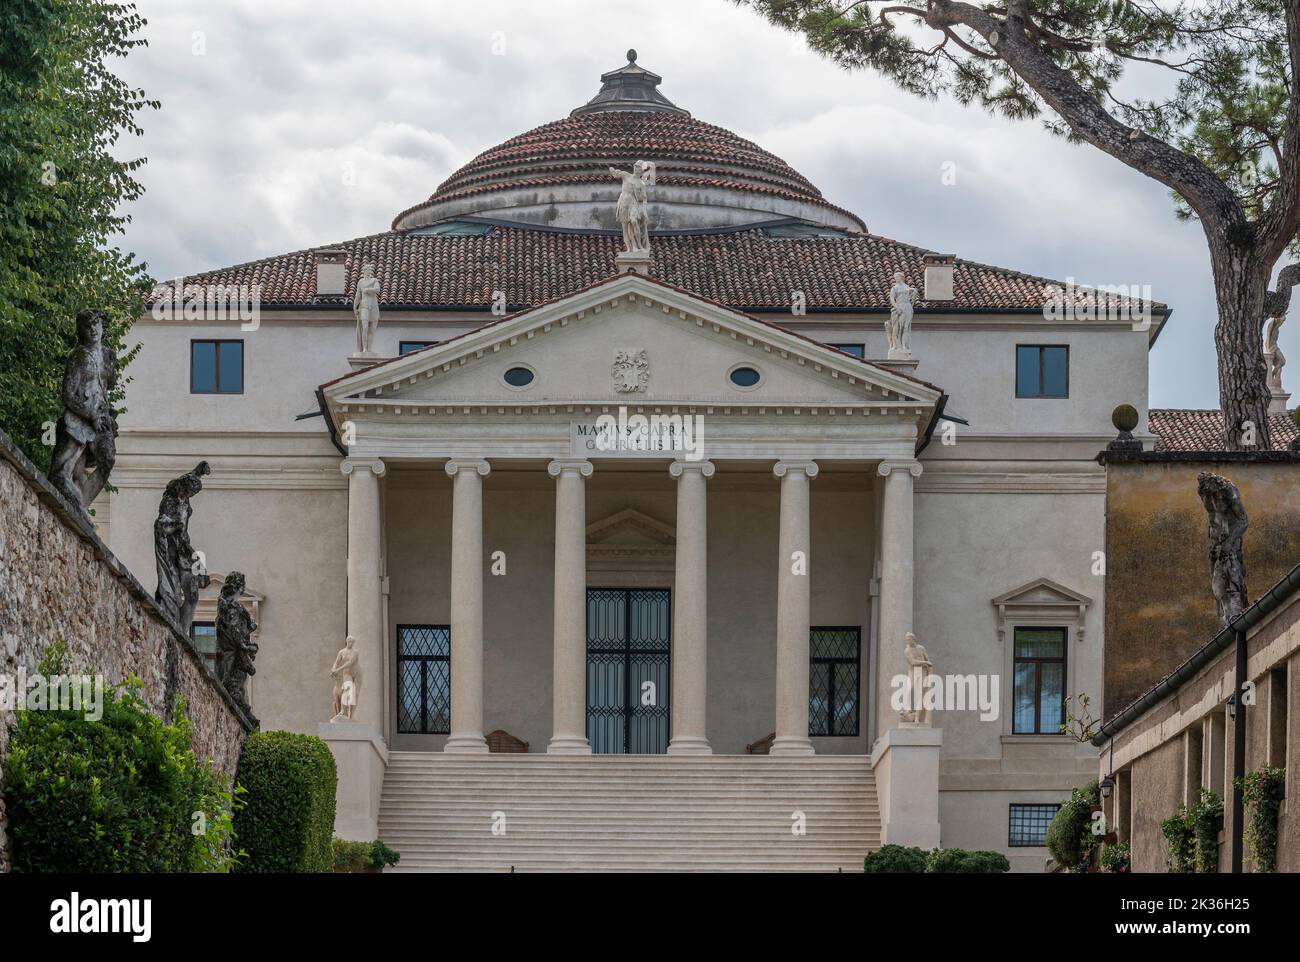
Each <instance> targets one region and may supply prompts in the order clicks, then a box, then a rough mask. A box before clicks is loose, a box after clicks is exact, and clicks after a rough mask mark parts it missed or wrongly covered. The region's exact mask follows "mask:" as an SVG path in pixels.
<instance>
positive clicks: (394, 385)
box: [323, 274, 941, 416]
mask: <svg viewBox="0 0 1300 962" xmlns="http://www.w3.org/2000/svg"><path fill="white" fill-rule="evenodd" d="M742 366H743V367H751V368H753V369H755V370H757V371H758V372H759V374H760V380H759V382H758V383H757V384H755V385H747V386H743V387H740V386H737V385H736V384H734V383H733V382H732V381H731V379H730V374H731V372H732V370H733V369H735V368H737V367H742ZM517 367H523V368H526V369H527V370H529V371H531V372H533V374H534V379H533V382H532V383H531V384H528V385H526V386H523V387H520V386H517V385H511V384H508V383H507V381H506V379H505V373H506V372H507V371H509V370H511V369H512V368H517ZM323 390H324V392H325V394H326V397H327V399H329V401H330V402H331V403H332V404H336V405H337V404H354V403H362V404H366V403H374V404H376V405H378V406H381V407H384V408H391V409H394V410H396V411H397V412H398V413H400V412H401V410H402V409H405V408H410V409H413V410H415V411H417V412H418V411H419V410H420V409H421V407H422V406H428V407H430V408H432V407H437V406H441V405H448V406H457V405H464V406H467V407H477V406H482V407H486V406H489V405H491V406H496V407H500V406H509V407H519V408H523V407H534V408H536V407H545V406H554V405H567V404H575V403H576V404H601V405H611V404H612V405H620V404H623V405H646V404H649V405H653V404H692V405H719V406H748V407H772V408H786V407H788V408H799V407H808V408H813V409H815V408H817V407H823V408H824V407H840V406H855V407H880V408H883V409H885V410H888V409H889V408H891V407H893V408H895V409H897V410H899V411H909V412H913V413H915V414H916V415H917V416H928V415H929V413H930V412H931V411H932V410H933V406H934V404H935V402H936V401H937V400H938V398H939V397H940V394H941V392H940V391H939V389H938V388H935V387H934V386H932V385H929V384H926V383H925V382H922V381H919V380H916V379H914V378H910V377H907V376H905V375H902V374H899V373H898V372H896V371H893V370H890V369H888V368H885V367H882V366H880V365H875V364H872V363H870V362H865V361H862V360H860V359H857V358H853V357H850V356H848V355H845V354H842V353H841V352H839V351H835V350H833V349H831V348H828V347H826V346H824V345H821V344H818V343H817V342H815V341H812V340H810V339H808V338H804V337H802V336H800V335H798V334H795V333H793V332H791V331H789V330H787V329H785V328H782V327H780V326H779V325H776V324H772V323H770V322H768V321H764V320H761V319H759V318H754V317H750V316H748V315H745V314H740V313H738V312H735V311H732V310H730V309H728V308H725V307H723V306H721V305H718V304H715V303H713V302H710V301H706V300H703V299H701V298H698V297H696V296H694V295H692V294H690V293H688V292H685V291H681V290H678V289H677V288H673V287H670V286H668V285H666V284H662V283H660V282H658V281H655V280H653V279H649V278H645V277H642V276H639V275H634V274H626V275H621V276H618V277H615V278H611V279H610V280H608V281H605V282H602V283H600V284H597V285H594V286H593V287H591V288H588V289H586V290H584V291H580V292H578V293H576V294H573V295H570V296H568V297H566V298H563V299H561V300H558V301H555V302H552V303H551V304H547V305H543V306H541V307H537V308H533V309H531V310H528V311H524V312H522V313H520V314H516V315H513V316H510V317H507V318H503V319H501V320H500V321H495V322H492V323H490V324H486V325H484V326H483V327H481V328H478V329H477V330H475V331H472V332H470V333H468V334H465V335H462V336H461V337H458V338H453V339H451V340H449V341H445V342H443V343H441V344H438V345H435V346H433V347H430V348H426V349H425V350H423V351H417V352H415V353H413V354H408V355H406V356H404V357H401V358H396V359H393V360H391V361H387V362H384V363H382V364H378V365H375V366H374V367H371V368H368V369H364V370H361V371H358V372H355V373H353V374H351V375H348V376H347V377H344V378H340V379H339V380H337V381H334V382H331V383H330V384H327V385H325V386H324V387H323Z"/></svg>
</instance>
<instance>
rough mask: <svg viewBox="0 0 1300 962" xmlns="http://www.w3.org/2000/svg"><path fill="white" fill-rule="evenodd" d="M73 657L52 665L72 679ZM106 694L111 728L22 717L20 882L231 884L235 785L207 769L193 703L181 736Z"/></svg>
mask: <svg viewBox="0 0 1300 962" xmlns="http://www.w3.org/2000/svg"><path fill="white" fill-rule="evenodd" d="M62 666H63V647H62V646H61V645H55V646H53V647H52V648H51V650H50V652H49V653H48V654H47V656H46V658H45V659H44V660H43V661H42V664H41V669H40V670H41V674H42V675H44V676H45V677H49V676H50V675H57V674H61V673H62V672H63V667H62ZM140 687H141V682H140V681H139V679H131V680H128V681H127V682H126V683H125V684H123V685H119V686H105V688H104V692H103V717H102V718H101V719H100V720H98V721H88V720H87V719H86V717H85V714H84V712H77V711H48V710H42V711H22V712H18V713H17V720H16V724H15V728H14V732H13V739H12V741H11V743H10V752H9V758H8V760H7V762H6V764H5V804H6V806H7V809H8V816H9V838H10V854H11V858H12V865H13V870H14V871H15V872H75V873H91V872H95V873H99V872H225V871H229V870H230V867H231V863H232V861H233V859H234V858H235V856H234V855H233V854H232V853H231V849H230V844H229V843H230V830H231V808H232V806H233V804H234V802H233V799H232V795H231V793H230V791H229V790H228V789H227V787H226V783H225V780H224V779H223V778H222V777H221V776H220V775H219V774H217V773H216V772H214V771H213V770H212V769H211V768H209V767H208V766H207V765H206V764H205V763H203V762H201V761H200V760H199V759H198V758H196V757H195V755H194V752H193V751H192V750H191V748H190V734H191V725H190V722H189V719H188V718H187V717H186V715H185V702H184V700H183V699H180V698H178V699H177V700H176V704H175V706H174V707H173V712H172V722H171V724H167V723H165V722H164V721H163V720H162V719H161V718H158V717H157V716H155V715H154V714H152V713H151V712H150V711H149V707H148V705H147V704H145V702H144V701H143V700H142V699H141V698H140V697H139V694H138V692H139V689H140Z"/></svg>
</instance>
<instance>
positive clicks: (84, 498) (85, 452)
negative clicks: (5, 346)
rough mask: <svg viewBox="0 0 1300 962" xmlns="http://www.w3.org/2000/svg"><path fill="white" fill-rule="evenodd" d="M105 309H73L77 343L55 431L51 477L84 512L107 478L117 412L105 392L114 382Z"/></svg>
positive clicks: (114, 357) (70, 358) (114, 455)
mask: <svg viewBox="0 0 1300 962" xmlns="http://www.w3.org/2000/svg"><path fill="white" fill-rule="evenodd" d="M107 323H108V315H106V314H105V313H104V312H103V311H82V312H81V313H80V314H78V315H77V346H76V347H75V348H73V349H72V353H71V354H69V355H68V363H67V366H66V368H65V369H64V373H63V416H62V417H61V418H59V423H58V426H57V427H56V428H55V435H54V456H53V458H52V459H51V462H50V482H51V483H52V484H53V485H54V487H55V489H56V490H57V491H58V492H59V493H60V494H62V495H63V496H64V497H65V498H67V499H68V501H69V502H70V503H71V504H72V505H73V506H74V507H76V508H79V509H81V511H82V512H83V513H84V512H85V510H86V509H87V508H88V507H90V503H91V502H92V501H94V500H95V498H96V497H98V495H99V492H100V491H102V490H103V488H104V485H105V484H106V483H107V482H108V475H109V473H110V472H111V471H112V470H113V462H114V461H115V460H116V458H117V417H116V415H115V413H114V411H113V408H112V407H111V406H110V405H109V396H110V395H111V394H112V392H113V388H114V387H115V386H116V385H117V354H116V352H115V351H114V350H113V348H112V346H111V345H109V344H106V343H104V329H105V326H106V325H107Z"/></svg>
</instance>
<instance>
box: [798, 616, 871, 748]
mask: <svg viewBox="0 0 1300 962" xmlns="http://www.w3.org/2000/svg"><path fill="white" fill-rule="evenodd" d="M809 651H810V654H811V658H810V663H809V666H808V734H809V735H856V734H857V733H858V715H859V711H858V688H859V685H858V681H859V678H860V676H861V673H862V672H861V669H862V630H861V629H860V628H856V627H851V628H813V629H812V632H811V635H810V638H809Z"/></svg>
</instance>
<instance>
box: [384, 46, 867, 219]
mask: <svg viewBox="0 0 1300 962" xmlns="http://www.w3.org/2000/svg"><path fill="white" fill-rule="evenodd" d="M601 80H602V81H603V84H602V87H601V89H600V92H599V93H597V94H596V96H595V97H593V98H592V99H591V100H590V101H589V102H588V103H586V104H584V105H583V106H581V107H578V108H577V109H576V110H574V111H573V112H572V113H571V114H570V116H568V117H566V118H564V119H562V120H556V121H553V122H551V123H549V124H543V125H542V126H540V127H536V128H534V129H533V130H530V131H528V132H526V133H523V134H520V135H518V136H517V137H512V138H510V139H509V140H507V141H505V142H504V143H502V144H498V145H497V146H496V147H492V148H490V149H489V150H485V151H484V152H483V153H481V154H479V155H478V156H477V157H475V158H474V159H473V160H472V161H470V162H469V163H468V164H466V165H465V166H464V167H462V168H461V169H460V170H458V171H456V172H455V173H454V174H452V175H451V176H450V177H448V178H447V180H446V181H444V182H443V183H442V184H441V185H440V186H439V187H438V189H437V190H436V191H434V193H433V195H432V196H431V197H430V198H429V199H428V200H427V201H425V202H424V203H422V204H418V205H416V206H415V207H412V208H410V209H409V210H406V211H403V212H402V213H401V214H398V215H397V218H396V219H395V220H394V221H393V229H394V230H406V229H411V228H417V227H423V226H428V225H431V224H436V223H439V222H441V221H446V220H450V219H453V218H460V217H467V216H478V217H486V218H492V219H498V220H505V221H512V222H516V223H521V224H534V225H541V226H550V227H568V228H576V229H587V230H592V229H595V230H615V229H617V227H618V225H617V223H616V222H615V220H614V204H615V201H616V199H617V197H618V190H619V184H618V181H616V180H615V179H614V178H613V177H612V176H611V175H610V173H609V168H610V167H619V168H624V169H627V168H630V167H631V166H632V164H633V163H634V162H636V161H638V160H647V161H652V162H653V163H654V165H655V180H654V185H653V187H652V190H651V194H650V216H651V229H652V230H658V231H673V230H700V229H706V230H707V229H708V228H734V227H737V226H741V225H745V224H756V223H763V222H767V221H773V220H780V219H787V218H797V219H800V220H807V221H810V222H812V223H815V224H821V225H824V226H828V227H837V228H841V229H845V230H851V231H861V230H865V226H864V225H863V223H862V221H861V220H859V219H858V218H857V217H855V216H854V215H853V214H850V213H849V212H847V211H844V210H841V209H840V208H838V207H835V206H833V205H831V204H829V203H828V202H827V201H826V199H825V198H824V197H822V194H821V191H819V190H818V189H817V188H816V187H815V186H813V184H812V183H810V182H809V181H808V179H807V178H806V177H804V176H803V175H802V174H800V173H799V172H798V171H796V170H794V168H792V167H791V166H790V165H789V164H787V163H786V162H785V161H783V160H782V159H781V158H780V157H777V156H776V155H774V154H771V153H769V152H768V151H766V150H763V149H762V148H761V147H759V146H758V145H756V144H754V143H752V142H751V141H748V140H746V139H744V138H743V137H739V136H737V135H736V134H733V133H732V132H731V131H729V130H725V129H723V128H722V127H715V126H714V125H712V124H707V123H704V122H703V121H700V120H696V119H694V118H693V117H691V115H690V114H689V113H688V112H687V111H685V110H683V109H682V108H680V107H677V106H676V105H674V104H673V103H672V102H671V101H669V100H668V99H667V98H666V97H664V96H663V94H661V93H660V92H659V91H658V89H657V88H658V85H659V83H660V78H659V76H658V75H657V74H654V73H651V72H650V71H648V70H646V69H645V68H643V67H640V66H638V65H637V63H636V51H635V50H629V51H628V63H627V65H626V66H624V67H621V68H619V69H618V70H613V71H610V72H608V73H606V74H604V75H602V77H601Z"/></svg>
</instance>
